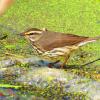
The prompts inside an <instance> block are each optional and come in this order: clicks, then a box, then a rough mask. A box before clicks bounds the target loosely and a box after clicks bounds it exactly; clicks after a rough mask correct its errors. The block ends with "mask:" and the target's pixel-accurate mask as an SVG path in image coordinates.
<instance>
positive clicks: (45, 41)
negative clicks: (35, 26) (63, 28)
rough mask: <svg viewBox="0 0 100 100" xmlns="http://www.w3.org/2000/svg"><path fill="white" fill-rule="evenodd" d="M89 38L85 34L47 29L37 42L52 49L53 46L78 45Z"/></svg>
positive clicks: (47, 48)
mask: <svg viewBox="0 0 100 100" xmlns="http://www.w3.org/2000/svg"><path fill="white" fill-rule="evenodd" d="M87 39H88V37H84V36H78V35H73V34H65V33H59V32H51V31H47V32H44V33H43V36H42V37H41V38H40V39H39V40H38V41H37V43H38V44H39V45H40V47H42V48H43V49H44V50H52V49H53V48H58V47H64V46H71V45H76V44H79V43H80V42H83V41H85V40H87Z"/></svg>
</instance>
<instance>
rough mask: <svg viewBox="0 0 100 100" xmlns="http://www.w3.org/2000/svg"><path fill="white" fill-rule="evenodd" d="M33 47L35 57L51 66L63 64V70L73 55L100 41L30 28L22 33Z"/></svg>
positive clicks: (97, 38)
mask: <svg viewBox="0 0 100 100" xmlns="http://www.w3.org/2000/svg"><path fill="white" fill-rule="evenodd" d="M20 35H21V36H24V37H25V38H26V39H27V40H28V41H29V42H30V43H31V45H32V47H33V50H34V51H35V55H37V56H39V57H41V58H42V59H44V60H49V61H50V62H52V63H50V65H49V67H50V66H51V65H53V64H55V63H58V62H62V64H61V68H64V66H65V65H66V64H67V63H68V60H69V58H70V56H71V54H72V53H73V52H74V51H76V50H78V49H79V48H80V47H81V46H83V45H85V44H87V43H90V42H95V41H97V40H99V39H100V36H97V37H86V36H79V35H75V34H70V33H61V32H54V31H50V30H48V29H46V28H43V29H38V28H30V29H28V30H26V31H24V32H21V33H20Z"/></svg>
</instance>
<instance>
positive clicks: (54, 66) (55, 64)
mask: <svg viewBox="0 0 100 100" xmlns="http://www.w3.org/2000/svg"><path fill="white" fill-rule="evenodd" d="M59 62H60V61H59V60H57V61H55V62H52V63H49V64H48V67H49V68H56V67H57V66H58V65H57V64H58V63H59Z"/></svg>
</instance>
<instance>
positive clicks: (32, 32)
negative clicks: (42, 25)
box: [20, 28, 47, 42]
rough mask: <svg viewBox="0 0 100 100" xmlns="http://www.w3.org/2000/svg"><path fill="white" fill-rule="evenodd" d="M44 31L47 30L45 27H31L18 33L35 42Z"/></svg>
mask: <svg viewBox="0 0 100 100" xmlns="http://www.w3.org/2000/svg"><path fill="white" fill-rule="evenodd" d="M44 31H47V30H46V29H43V30H41V29H37V28H31V29H28V30H27V31H25V32H22V33H20V35H21V36H25V37H27V38H28V39H29V40H30V41H32V42H35V41H38V40H39V39H40V38H41V36H42V35H43V33H44Z"/></svg>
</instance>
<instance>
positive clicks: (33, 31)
mask: <svg viewBox="0 0 100 100" xmlns="http://www.w3.org/2000/svg"><path fill="white" fill-rule="evenodd" d="M30 33H40V34H41V33H42V31H30Z"/></svg>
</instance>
